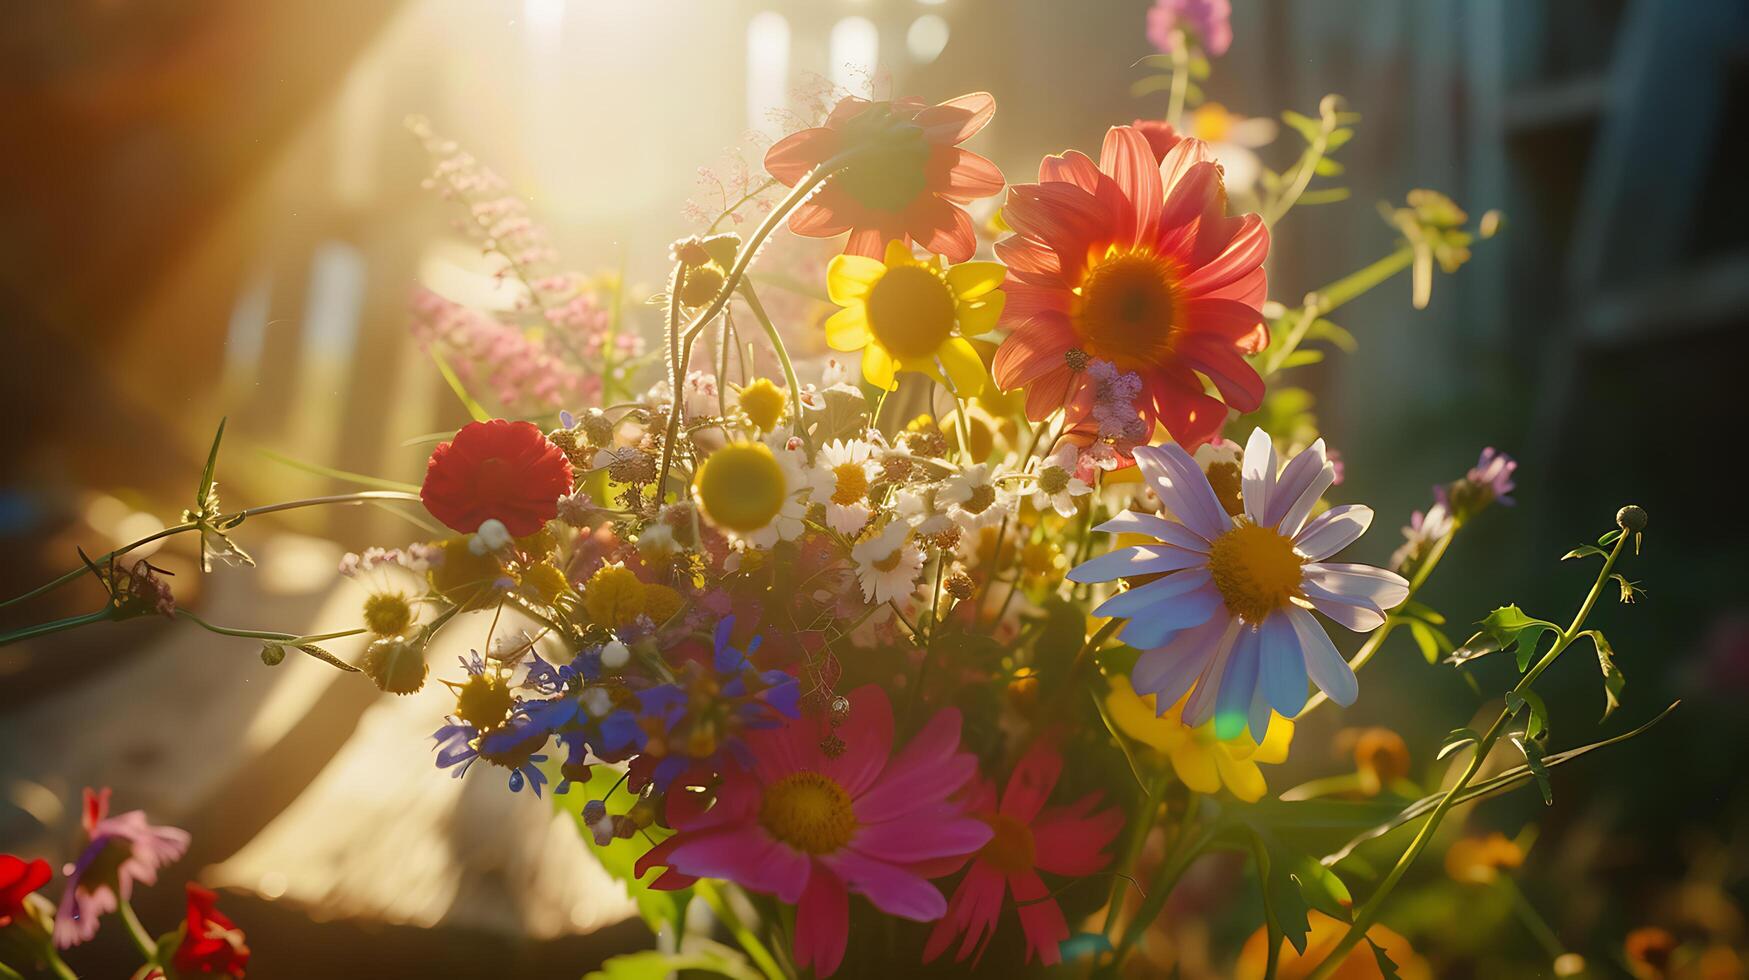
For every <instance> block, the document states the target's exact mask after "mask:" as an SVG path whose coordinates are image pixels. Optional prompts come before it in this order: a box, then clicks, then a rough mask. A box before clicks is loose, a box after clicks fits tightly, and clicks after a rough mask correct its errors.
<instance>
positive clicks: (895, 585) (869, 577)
mask: <svg viewBox="0 0 1749 980" xmlns="http://www.w3.org/2000/svg"><path fill="white" fill-rule="evenodd" d="M850 558H851V560H852V561H854V562H855V563H856V579H857V581H858V582H860V583H861V584H862V597H863V598H864V599H867V600H868V601H869V602H870V603H876V604H878V603H884V602H886V601H888V600H890V599H898V598H902V597H904V596H908V595H910V594H911V593H913V592H915V591H917V577H918V576H919V575H920V574H922V572H923V550H922V549H921V548H918V547H917V545H916V544H915V543H914V542H913V541H912V540H911V528H910V526H908V525H907V524H906V523H905V522H904V521H889V522H888V523H887V525H886V526H885V527H883V528H881V529H880V530H879V531H878V532H876V533H875V534H873V535H870V536H869V537H866V538H863V539H862V540H861V541H858V542H857V543H856V545H855V546H854V547H852V548H851V549H850Z"/></svg>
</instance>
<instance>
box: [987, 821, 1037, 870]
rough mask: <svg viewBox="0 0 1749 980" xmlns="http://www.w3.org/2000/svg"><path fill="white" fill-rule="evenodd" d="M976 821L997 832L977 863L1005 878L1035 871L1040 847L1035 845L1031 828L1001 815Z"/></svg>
mask: <svg viewBox="0 0 1749 980" xmlns="http://www.w3.org/2000/svg"><path fill="white" fill-rule="evenodd" d="M977 817H978V819H979V820H982V821H984V822H985V823H987V824H989V825H990V829H991V830H993V831H995V832H996V834H995V836H994V837H991V838H990V843H988V844H985V845H984V847H983V849H982V850H980V851H979V852H978V860H980V861H984V862H987V863H988V864H990V865H991V866H992V867H994V868H995V869H996V870H998V871H1001V872H1003V873H1004V874H1018V873H1020V872H1022V871H1031V870H1032V867H1033V862H1034V861H1036V860H1037V857H1038V846H1037V844H1036V843H1035V842H1034V841H1033V838H1032V828H1031V827H1028V826H1027V825H1026V824H1023V823H1021V822H1020V821H1018V820H1016V819H1014V818H1013V817H1008V816H1003V815H1002V814H1000V813H981V814H978V815H977Z"/></svg>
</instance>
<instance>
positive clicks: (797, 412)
mask: <svg viewBox="0 0 1749 980" xmlns="http://www.w3.org/2000/svg"><path fill="white" fill-rule="evenodd" d="M741 298H742V299H744V300H746V301H747V308H748V309H750V310H752V311H753V318H754V319H755V320H758V321H759V326H760V327H761V328H763V329H764V330H765V337H766V339H767V340H769V341H771V348H772V350H774V351H776V352H777V363H779V364H781V365H782V366H783V380H784V381H785V382H787V383H788V384H789V401H790V416H789V420H790V421H789V433H790V435H792V436H795V435H799V436H801V437H802V445H803V446H804V447H806V449H807V452H808V456H809V457H810V458H811V457H812V456H813V455H814V442H813V439H812V438H811V437H810V436H809V435H808V431H807V430H806V429H804V428H802V383H801V382H800V381H799V380H797V379H796V367H795V365H794V364H792V363H791V362H790V359H789V348H787V347H785V346H784V345H783V337H782V336H781V335H779V334H778V332H777V324H775V323H772V322H771V316H770V314H768V313H766V312H765V304H764V303H761V302H760V301H759V294H758V293H757V292H754V290H753V280H751V279H744V280H742V282H741ZM717 385H718V387H719V388H720V387H721V385H722V381H721V380H720V379H719V380H718V382H717Z"/></svg>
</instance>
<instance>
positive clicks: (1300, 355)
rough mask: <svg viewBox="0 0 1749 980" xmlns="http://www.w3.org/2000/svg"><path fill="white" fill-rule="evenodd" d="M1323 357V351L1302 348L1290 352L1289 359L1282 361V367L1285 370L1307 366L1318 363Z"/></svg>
mask: <svg viewBox="0 0 1749 980" xmlns="http://www.w3.org/2000/svg"><path fill="white" fill-rule="evenodd" d="M1323 359H1324V352H1323V351H1321V350H1315V349H1309V348H1302V349H1300V350H1297V351H1294V352H1293V353H1292V354H1289V355H1288V356H1287V360H1285V361H1282V362H1281V368H1282V370H1284V371H1285V370H1287V369H1289V368H1297V367H1305V366H1306V365H1308V364H1316V363H1318V362H1319V361H1322V360H1323Z"/></svg>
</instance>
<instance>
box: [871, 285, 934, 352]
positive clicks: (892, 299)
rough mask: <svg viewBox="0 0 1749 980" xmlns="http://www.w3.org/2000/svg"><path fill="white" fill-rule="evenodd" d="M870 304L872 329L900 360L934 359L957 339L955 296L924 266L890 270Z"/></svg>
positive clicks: (878, 338) (889, 350) (875, 291)
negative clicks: (942, 349)
mask: <svg viewBox="0 0 1749 980" xmlns="http://www.w3.org/2000/svg"><path fill="white" fill-rule="evenodd" d="M867 303H868V326H869V329H870V330H872V331H874V335H875V339H876V340H879V341H880V342H881V346H882V347H885V348H886V349H887V351H888V352H889V353H891V354H892V355H893V356H894V357H897V358H899V359H900V360H910V359H915V358H923V357H932V356H934V354H935V352H936V351H937V350H938V349H940V347H941V345H942V343H943V342H945V341H946V340H947V339H948V338H949V337H951V336H953V322H954V302H953V292H952V290H950V289H948V285H947V280H945V279H943V278H942V277H940V276H938V275H936V274H935V273H934V272H931V271H930V270H928V269H926V268H924V267H923V266H920V265H895V266H888V267H887V271H886V272H885V273H883V274H882V275H881V278H880V280H879V281H878V282H876V283H875V284H874V288H872V289H870V290H869V293H868V300H867Z"/></svg>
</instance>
